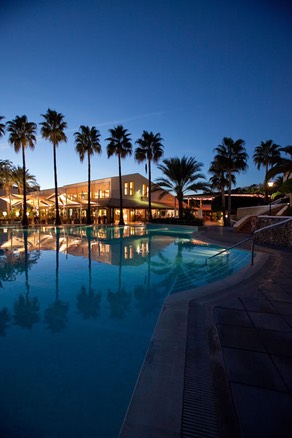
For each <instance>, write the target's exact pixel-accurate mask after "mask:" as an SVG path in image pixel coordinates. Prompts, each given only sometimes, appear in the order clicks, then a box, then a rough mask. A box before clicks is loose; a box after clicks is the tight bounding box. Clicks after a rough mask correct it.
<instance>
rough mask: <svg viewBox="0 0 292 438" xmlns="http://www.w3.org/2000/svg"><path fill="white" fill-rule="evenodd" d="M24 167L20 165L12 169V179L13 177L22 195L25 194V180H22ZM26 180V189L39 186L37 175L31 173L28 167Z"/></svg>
mask: <svg viewBox="0 0 292 438" xmlns="http://www.w3.org/2000/svg"><path fill="white" fill-rule="evenodd" d="M22 172H23V170H22V167H20V166H16V167H14V168H13V169H12V179H13V183H14V184H15V185H16V186H17V188H18V193H19V194H20V195H22V194H23V180H22V177H21V176H22ZM25 182H26V189H27V190H33V189H35V188H36V187H39V185H38V183H37V181H36V177H35V176H34V175H31V174H30V173H29V171H28V169H26V171H25Z"/></svg>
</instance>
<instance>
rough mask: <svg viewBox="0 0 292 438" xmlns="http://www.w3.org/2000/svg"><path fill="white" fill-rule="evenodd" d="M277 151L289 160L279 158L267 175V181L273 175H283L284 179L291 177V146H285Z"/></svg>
mask: <svg viewBox="0 0 292 438" xmlns="http://www.w3.org/2000/svg"><path fill="white" fill-rule="evenodd" d="M279 151H281V152H285V153H286V154H288V155H290V158H283V157H281V158H279V160H278V162H277V163H276V164H275V166H273V167H272V168H271V169H270V170H269V171H268V173H267V179H268V180H269V179H271V178H273V177H274V176H275V175H279V173H283V174H285V177H286V179H289V178H290V177H291V173H292V146H290V145H289V146H285V147H283V148H280V149H279Z"/></svg>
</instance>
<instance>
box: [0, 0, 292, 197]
mask: <svg viewBox="0 0 292 438" xmlns="http://www.w3.org/2000/svg"><path fill="white" fill-rule="evenodd" d="M0 41H1V67H0V78H1V93H0V115H3V116H5V121H7V120H11V119H13V118H14V117H15V116H16V115H20V116H21V115H23V114H26V115H27V117H28V119H29V121H34V122H36V123H39V122H40V121H41V120H42V119H41V114H43V113H45V112H46V111H47V109H48V108H51V109H55V110H56V111H58V112H61V113H63V114H64V116H65V120H66V122H67V124H68V129H67V131H66V134H67V136H68V142H67V143H61V144H60V145H59V148H58V151H57V164H58V183H59V185H64V184H71V183H74V182H81V181H86V180H87V162H86V161H85V162H84V163H83V164H82V163H80V161H79V157H78V155H77V154H76V152H75V150H74V149H75V145H74V137H73V133H74V132H75V131H77V130H78V129H79V126H80V125H81V124H84V125H89V126H93V125H94V126H96V127H97V128H98V129H99V130H100V132H101V135H102V139H101V142H102V147H103V153H102V155H101V156H95V157H94V158H93V159H92V179H98V178H104V177H108V176H115V175H117V174H118V165H117V159H116V157H112V158H110V159H108V158H107V154H106V141H105V139H106V138H107V137H108V129H109V128H113V127H114V126H116V125H117V124H122V125H123V126H124V127H125V128H127V129H128V130H129V132H130V133H131V134H132V140H133V143H134V142H135V141H136V140H137V138H139V137H140V136H141V134H142V132H143V130H147V131H153V132H154V133H156V132H160V134H161V136H162V137H163V139H164V145H165V154H164V157H165V158H169V157H172V156H179V157H181V156H182V155H187V156H194V157H195V158H196V159H197V160H198V161H200V162H202V163H203V164H204V167H203V169H202V172H203V173H204V174H205V175H206V176H207V177H208V178H209V176H210V175H209V174H208V168H209V165H210V162H211V161H212V159H213V157H214V148H215V147H216V146H218V144H220V143H221V141H222V139H223V137H225V136H226V137H232V138H233V139H234V140H237V139H238V138H242V139H244V140H245V146H246V149H247V152H248V154H249V157H250V158H249V169H248V171H247V172H246V173H244V174H240V175H238V176H237V186H238V187H240V186H241V187H243V186H247V185H249V184H254V183H260V182H263V178H264V172H263V171H258V170H257V169H256V167H255V165H254V164H253V162H252V155H253V153H254V148H255V147H256V146H258V145H259V144H260V142H261V141H265V140H268V139H272V140H273V141H274V142H275V143H277V144H279V145H281V146H287V145H288V144H291V143H292V117H291V115H292V2H291V0H222V1H218V0H172V1H171V0H82V1H81V0H79V1H77V0H50V1H49V0H47V1H46V0H22V1H20V0H14V1H11V0H1V2H0ZM135 146H136V145H135V144H134V147H135ZM26 157H27V167H28V169H29V172H30V173H31V174H33V175H35V176H36V178H37V181H38V183H39V184H40V185H41V188H43V189H44V188H50V187H53V185H54V180H53V152H52V146H51V144H50V143H48V142H47V141H45V140H43V139H42V138H41V136H40V133H39V132H38V142H37V144H36V147H35V150H34V151H30V150H28V151H27V155H26ZM0 159H9V160H11V161H12V162H13V163H14V164H15V165H22V161H21V154H16V153H15V152H14V149H13V147H12V146H10V145H8V137H7V135H6V136H5V137H4V138H2V139H1V140H0ZM122 172H123V174H126V173H134V172H139V173H141V174H142V175H145V171H144V165H143V164H140V165H138V164H137V163H135V161H134V157H133V156H132V157H128V158H126V159H125V160H124V161H123V163H122ZM159 176H161V175H160V173H159V171H158V170H157V169H155V168H154V169H153V178H154V179H155V178H157V177H159Z"/></svg>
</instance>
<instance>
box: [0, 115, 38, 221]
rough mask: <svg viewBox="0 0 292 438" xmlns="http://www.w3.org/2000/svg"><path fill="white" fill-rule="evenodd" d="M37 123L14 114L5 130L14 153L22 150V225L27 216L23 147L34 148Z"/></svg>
mask: <svg viewBox="0 0 292 438" xmlns="http://www.w3.org/2000/svg"><path fill="white" fill-rule="evenodd" d="M36 130H37V125H36V123H34V122H29V121H28V120H27V117H26V116H16V117H15V119H14V120H11V121H9V122H7V131H8V132H9V133H10V134H9V138H8V141H9V143H10V144H13V145H14V150H15V152H16V153H18V152H19V151H20V149H21V150H22V183H23V216H22V221H21V223H22V225H23V226H24V227H27V226H28V218H27V215H26V211H27V206H26V164H25V149H26V148H27V147H30V149H34V147H35V143H36Z"/></svg>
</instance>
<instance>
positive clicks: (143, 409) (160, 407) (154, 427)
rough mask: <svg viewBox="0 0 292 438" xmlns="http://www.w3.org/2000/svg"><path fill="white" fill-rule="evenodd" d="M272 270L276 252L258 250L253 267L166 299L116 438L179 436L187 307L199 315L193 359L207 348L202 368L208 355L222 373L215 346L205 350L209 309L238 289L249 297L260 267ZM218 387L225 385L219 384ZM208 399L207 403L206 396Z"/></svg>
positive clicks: (210, 326) (276, 262)
mask: <svg viewBox="0 0 292 438" xmlns="http://www.w3.org/2000/svg"><path fill="white" fill-rule="evenodd" d="M272 265H275V266H278V265H279V260H278V258H277V252H275V251H274V250H273V249H269V248H261V249H260V250H258V251H257V256H256V260H255V263H254V265H253V266H251V265H249V266H246V267H245V268H243V269H241V270H240V271H239V272H237V273H235V274H234V275H232V276H230V277H227V278H225V279H224V280H220V281H216V282H213V283H211V284H209V285H203V286H200V287H198V288H196V289H191V290H187V291H183V292H178V293H176V294H173V295H169V296H168V297H167V298H166V300H165V302H164V305H163V308H162V310H161V313H160V316H159V318H158V321H157V324H156V328H155V330H154V333H153V336H152V339H151V342H150V346H149V349H148V352H147V354H146V357H145V361H144V363H143V366H142V368H141V371H140V375H139V377H138V380H137V383H136V387H135V390H134V392H133V395H132V399H131V401H130V404H129V407H128V411H127V414H126V416H125V419H124V423H123V425H122V428H121V432H120V437H121V438H131V437H137V436H139V437H140V438H144V437H145V438H148V437H149V436H151V438H156V437H157V438H160V437H162V436H167V437H181V436H183V435H182V412H183V403H184V384H185V370H186V353H187V342H188V340H187V339H188V330H189V327H188V317H189V314H190V306H191V304H192V303H195V305H196V311H197V315H201V316H202V320H201V322H200V324H199V326H198V327H197V334H198V341H197V345H196V348H197V350H198V354H199V352H200V351H203V350H204V349H205V350H206V349H208V351H209V349H210V352H209V353H208V355H207V359H206V355H205V362H206V366H208V364H207V362H208V361H209V359H208V358H209V355H210V356H212V357H213V358H216V361H217V366H218V367H219V369H221V370H222V369H224V364H223V362H222V361H223V359H222V357H221V356H220V354H218V351H214V348H215V350H216V348H218V346H214V345H213V347H210V345H208V344H209V333H210V331H211V332H212V331H213V335H214V321H213V320H212V315H211V314H212V309H213V307H214V306H215V305H216V304H217V303H218V302H219V301H221V300H222V299H224V300H232V299H234V298H235V297H237V295H238V293H239V291H241V292H242V291H243V289H246V292H245V293H247V294H248V293H249V291H250V290H251V289H252V287H256V285H257V284H258V282H259V281H261V280H263V278H265V272H266V269H264V268H265V267H269V269H271V266H272ZM234 288H236V291H235V292H236V294H235V293H234ZM215 337H216V335H215ZM202 339H203V341H202ZM212 348H213V350H212ZM206 385H208V382H207V383H206ZM222 385H223V386H224V383H222ZM224 391H225V392H227V389H226V388H224V390H223V392H224ZM207 392H208V391H207ZM208 394H209V395H208V396H209V397H211V398H212V394H211V392H208ZM228 400H229V401H228ZM211 402H212V400H211ZM225 404H229V406H228V407H229V408H231V407H232V403H231V402H230V395H227V396H226V397H225ZM207 422H208V421H207ZM235 423H236V421H235V420H234V422H233V423H232V421H229V426H228V427H229V428H230V427H231V428H233V430H232V431H231V433H232V432H234V430H235V429H236V425H235V426H234V424H235ZM230 424H233V425H231V426H230ZM229 432H230V430H229ZM215 436H216V435H215ZM218 436H219V435H218Z"/></svg>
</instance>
